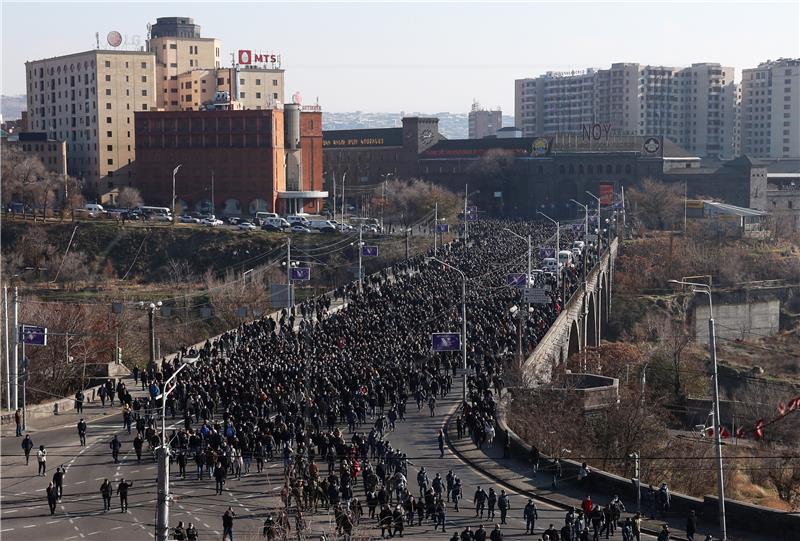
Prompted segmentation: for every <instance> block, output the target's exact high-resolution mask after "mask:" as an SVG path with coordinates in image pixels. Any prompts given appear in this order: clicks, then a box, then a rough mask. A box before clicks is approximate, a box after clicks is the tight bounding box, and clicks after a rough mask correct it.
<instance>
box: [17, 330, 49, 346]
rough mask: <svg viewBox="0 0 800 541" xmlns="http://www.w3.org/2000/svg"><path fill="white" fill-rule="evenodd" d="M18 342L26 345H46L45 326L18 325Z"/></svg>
mask: <svg viewBox="0 0 800 541" xmlns="http://www.w3.org/2000/svg"><path fill="white" fill-rule="evenodd" d="M19 343H20V344H25V345H28V346H46V345H47V327H39V326H37V325H20V326H19Z"/></svg>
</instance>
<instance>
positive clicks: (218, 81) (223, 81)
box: [217, 77, 225, 86]
mask: <svg viewBox="0 0 800 541" xmlns="http://www.w3.org/2000/svg"><path fill="white" fill-rule="evenodd" d="M224 84H225V79H223V78H222V77H217V86H222V85H224Z"/></svg>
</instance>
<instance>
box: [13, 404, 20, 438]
mask: <svg viewBox="0 0 800 541" xmlns="http://www.w3.org/2000/svg"><path fill="white" fill-rule="evenodd" d="M14 423H15V424H16V425H17V437H18V438H21V437H22V410H21V409H19V408H17V411H15V412H14Z"/></svg>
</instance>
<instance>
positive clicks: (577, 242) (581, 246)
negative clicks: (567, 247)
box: [572, 240, 586, 252]
mask: <svg viewBox="0 0 800 541" xmlns="http://www.w3.org/2000/svg"><path fill="white" fill-rule="evenodd" d="M572 248H573V250H574V249H575V248H577V249H579V250H580V251H581V252H582V251H583V249H584V248H586V243H585V242H583V241H582V240H574V241H572Z"/></svg>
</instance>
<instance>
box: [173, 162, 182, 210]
mask: <svg viewBox="0 0 800 541" xmlns="http://www.w3.org/2000/svg"><path fill="white" fill-rule="evenodd" d="M182 165H183V164H182V163H179V164H178V166H177V167H175V169H173V170H172V223H173V224H175V223H176V222H177V216H176V215H175V198H176V196H175V175H177V174H178V171H179V170H180V168H181V166H182Z"/></svg>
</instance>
